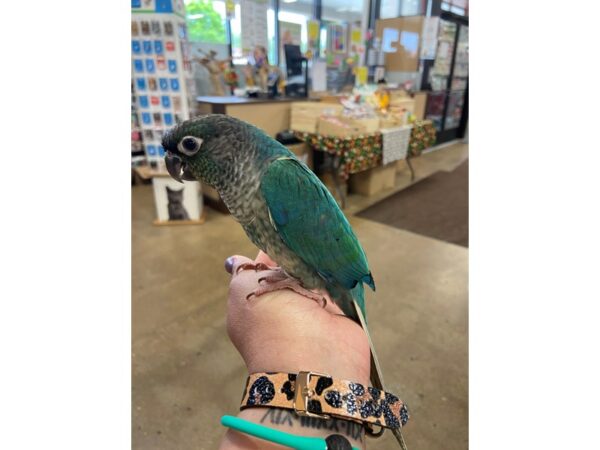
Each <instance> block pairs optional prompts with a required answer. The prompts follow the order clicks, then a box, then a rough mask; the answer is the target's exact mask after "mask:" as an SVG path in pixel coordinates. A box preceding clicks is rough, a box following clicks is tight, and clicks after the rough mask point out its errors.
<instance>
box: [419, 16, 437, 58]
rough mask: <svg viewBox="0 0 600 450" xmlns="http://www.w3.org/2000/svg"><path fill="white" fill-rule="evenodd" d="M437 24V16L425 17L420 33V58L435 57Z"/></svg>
mask: <svg viewBox="0 0 600 450" xmlns="http://www.w3.org/2000/svg"><path fill="white" fill-rule="evenodd" d="M439 26H440V18H439V17H425V20H424V21H423V33H422V35H421V59H435V52H436V49H437V41H438V28H439Z"/></svg>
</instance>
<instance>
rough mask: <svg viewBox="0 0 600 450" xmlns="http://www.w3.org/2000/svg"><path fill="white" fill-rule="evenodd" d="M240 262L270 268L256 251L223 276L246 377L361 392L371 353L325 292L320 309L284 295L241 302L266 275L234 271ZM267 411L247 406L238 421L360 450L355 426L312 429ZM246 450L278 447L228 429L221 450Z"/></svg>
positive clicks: (231, 263) (230, 326) (328, 424)
mask: <svg viewBox="0 0 600 450" xmlns="http://www.w3.org/2000/svg"><path fill="white" fill-rule="evenodd" d="M246 263H263V264H266V265H267V266H269V267H276V266H277V264H276V263H275V262H274V261H273V260H271V259H270V258H269V256H267V255H266V254H265V253H263V252H259V254H258V256H257V258H256V260H255V261H252V260H250V259H249V258H246V257H245V256H237V255H236V256H233V257H231V258H228V260H227V262H226V270H227V271H228V272H229V273H231V274H232V278H231V283H230V285H229V298H228V303H227V333H228V335H229V338H230V339H231V342H232V343H233V345H234V346H235V347H236V348H237V350H238V351H239V352H240V355H241V356H242V358H243V359H244V362H245V363H246V367H247V368H248V373H256V372H285V373H298V372H300V371H312V372H321V373H326V374H328V375H330V376H331V377H333V378H338V379H344V380H352V381H356V382H359V383H361V384H363V385H364V386H368V385H369V371H370V349H369V343H368V340H367V337H366V335H365V333H364V331H363V330H362V328H361V327H360V326H359V325H358V324H357V323H356V322H354V321H353V320H351V319H349V318H347V317H346V316H344V315H343V313H342V311H341V309H340V308H339V307H338V306H337V305H335V303H333V301H331V299H329V296H328V295H327V293H325V292H324V293H323V296H324V297H325V298H327V304H326V306H325V308H323V305H322V304H319V303H317V302H316V301H314V300H311V299H308V298H306V297H303V296H301V295H299V294H297V293H295V292H293V291H291V290H288V289H285V290H280V291H275V292H270V293H267V294H264V295H261V296H259V297H256V296H252V297H250V299H246V297H247V295H248V294H250V293H251V292H253V291H254V290H256V289H257V288H258V287H259V283H258V279H259V278H262V277H264V276H266V275H268V274H269V272H267V271H258V272H257V271H255V270H251V269H249V270H240V271H239V273H237V269H238V267H240V266H241V265H242V264H246ZM269 411H271V414H270V413H269ZM272 411H273V408H247V409H245V410H243V411H241V412H240V413H239V414H238V417H242V418H244V419H246V420H250V421H253V422H256V423H262V424H264V425H266V426H269V427H272V428H277V429H280V430H282V431H286V432H291V433H295V434H302V435H305V436H319V437H323V438H324V437H326V436H328V435H330V434H334V433H338V434H342V435H345V436H346V438H348V439H349V440H350V442H351V443H352V445H353V446H355V447H358V448H361V447H363V446H364V439H365V437H364V432H363V430H362V426H360V425H358V424H356V423H355V422H351V421H348V422H346V421H343V420H340V419H335V418H334V419H329V420H326V421H321V424H320V425H319V420H320V419H316V420H317V422H315V420H311V421H304V420H301V419H300V418H299V417H298V416H297V415H296V414H295V413H294V412H293V411H289V410H283V411H282V413H281V414H273V413H272ZM341 422H345V423H344V424H341ZM330 430H336V431H330ZM249 448H257V449H258V448H260V449H265V450H266V449H278V448H282V447H280V446H278V445H275V444H267V443H266V442H265V441H261V440H257V439H255V438H252V437H250V436H247V435H243V434H240V433H237V432H234V431H231V430H230V431H228V432H227V434H226V435H225V438H224V439H223V442H222V443H221V449H229V450H232V449H249Z"/></svg>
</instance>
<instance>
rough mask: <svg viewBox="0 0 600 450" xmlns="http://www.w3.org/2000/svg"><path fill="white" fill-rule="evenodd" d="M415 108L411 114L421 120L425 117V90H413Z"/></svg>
mask: <svg viewBox="0 0 600 450" xmlns="http://www.w3.org/2000/svg"><path fill="white" fill-rule="evenodd" d="M414 100H415V109H414V111H413V114H414V115H415V117H416V119H417V120H423V119H424V118H425V105H427V92H415V95H414Z"/></svg>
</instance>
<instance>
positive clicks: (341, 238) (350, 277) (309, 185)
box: [261, 157, 375, 290]
mask: <svg viewBox="0 0 600 450" xmlns="http://www.w3.org/2000/svg"><path fill="white" fill-rule="evenodd" d="M261 190H262V193H263V196H264V197H265V200H266V202H267V206H268V208H269V213H270V215H271V222H272V224H273V226H274V227H275V229H276V230H277V231H278V233H279V235H280V236H281V238H282V239H283V241H284V242H285V244H286V245H287V246H288V247H289V248H290V249H291V250H292V251H293V252H295V253H296V254H297V255H298V256H299V257H300V258H301V259H302V260H303V261H304V262H306V263H307V264H308V265H309V266H311V267H313V268H314V269H315V270H316V271H317V272H318V273H319V274H320V275H321V276H322V277H323V278H324V279H325V280H327V281H330V282H331V281H335V282H336V283H337V284H339V285H341V286H343V287H345V288H346V289H352V288H354V287H355V286H356V284H357V283H358V282H364V283H366V284H368V285H369V286H370V287H371V289H373V290H375V282H374V281H373V277H372V276H371V272H370V271H369V266H368V263H367V258H366V257H365V253H364V251H363V249H362V247H361V246H360V243H359V242H358V239H357V238H356V236H355V234H354V232H353V231H352V228H351V227H350V224H349V223H348V220H347V219H346V217H345V216H344V214H343V213H342V211H341V210H340V208H339V207H338V205H337V203H336V201H335V200H334V199H333V197H332V196H331V194H330V193H329V191H328V190H327V188H326V187H325V186H323V183H321V181H320V180H319V179H318V178H317V177H316V175H315V174H314V173H313V172H311V171H310V170H309V169H308V168H307V167H305V166H304V165H303V164H302V163H300V162H299V161H298V160H296V159H294V158H288V157H285V158H280V159H278V160H276V161H274V162H272V163H271V164H270V165H269V167H268V169H267V171H266V173H265V175H264V176H263V179H262V181H261Z"/></svg>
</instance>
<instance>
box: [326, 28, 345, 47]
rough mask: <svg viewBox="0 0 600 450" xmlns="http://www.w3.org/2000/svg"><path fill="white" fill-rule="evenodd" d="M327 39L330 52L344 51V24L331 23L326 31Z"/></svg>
mask: <svg viewBox="0 0 600 450" xmlns="http://www.w3.org/2000/svg"><path fill="white" fill-rule="evenodd" d="M327 36H328V39H329V45H328V49H329V51H330V52H331V53H337V54H343V53H346V26H345V25H342V24H337V23H332V24H330V25H329V30H328V33H327Z"/></svg>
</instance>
